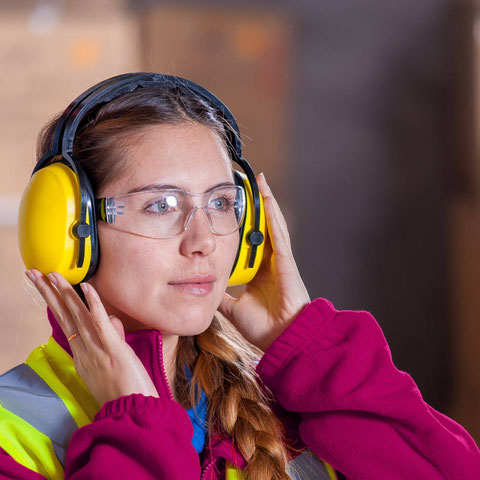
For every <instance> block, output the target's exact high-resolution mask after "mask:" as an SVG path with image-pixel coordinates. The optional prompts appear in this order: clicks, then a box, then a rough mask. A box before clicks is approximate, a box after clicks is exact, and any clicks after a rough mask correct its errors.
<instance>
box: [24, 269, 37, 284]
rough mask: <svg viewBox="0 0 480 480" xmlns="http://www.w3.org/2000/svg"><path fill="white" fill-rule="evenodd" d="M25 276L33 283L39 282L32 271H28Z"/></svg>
mask: <svg viewBox="0 0 480 480" xmlns="http://www.w3.org/2000/svg"><path fill="white" fill-rule="evenodd" d="M25 275H26V276H27V277H28V278H29V279H30V280H31V281H32V282H33V283H35V282H36V281H37V277H35V275H34V274H33V273H32V272H31V271H30V270H27V271H26V272H25Z"/></svg>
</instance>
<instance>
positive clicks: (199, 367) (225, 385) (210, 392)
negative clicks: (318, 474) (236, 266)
mask: <svg viewBox="0 0 480 480" xmlns="http://www.w3.org/2000/svg"><path fill="white" fill-rule="evenodd" d="M259 358H260V351H259V350H256V349H255V347H253V348H252V347H251V346H250V344H248V343H247V342H246V341H245V340H244V339H243V337H242V336H241V335H240V334H239V332H238V331H237V330H236V329H235V328H234V327H233V326H232V325H231V324H230V322H228V321H227V320H225V319H223V318H222V317H221V316H218V317H217V316H215V317H214V318H213V321H212V324H211V325H210V327H209V328H208V329H207V330H206V331H205V332H203V333H201V334H200V335H197V336H196V337H180V339H179V344H178V350H177V360H176V361H177V369H176V372H177V373H176V378H175V385H176V395H177V399H178V401H179V402H180V404H182V406H184V408H189V407H191V406H192V405H195V404H196V402H197V401H198V399H197V398H196V396H197V395H198V394H199V389H198V388H196V385H198V386H200V388H201V389H202V390H203V391H204V392H205V394H206V396H207V398H208V422H207V427H208V433H209V435H212V433H218V432H225V433H227V434H228V435H230V436H231V438H232V439H233V442H234V444H235V446H236V447H237V448H238V449H239V450H240V452H241V453H242V455H243V457H244V458H245V459H246V460H247V462H248V466H247V468H246V470H245V471H244V472H243V473H244V478H245V479H246V480H286V479H290V476H289V475H288V474H287V453H286V448H285V446H284V443H283V431H282V424H281V422H280V421H279V420H278V419H277V417H276V416H275V414H274V413H273V412H272V410H271V408H270V406H269V398H268V396H267V394H266V392H265V391H264V390H263V389H262V387H261V386H260V384H259V383H258V381H257V377H256V372H255V362H256V361H258V360H259ZM185 364H187V365H188V366H189V368H190V370H191V371H192V373H193V377H192V381H191V384H190V388H188V387H187V379H186V377H185V373H184V368H183V367H184V365H185Z"/></svg>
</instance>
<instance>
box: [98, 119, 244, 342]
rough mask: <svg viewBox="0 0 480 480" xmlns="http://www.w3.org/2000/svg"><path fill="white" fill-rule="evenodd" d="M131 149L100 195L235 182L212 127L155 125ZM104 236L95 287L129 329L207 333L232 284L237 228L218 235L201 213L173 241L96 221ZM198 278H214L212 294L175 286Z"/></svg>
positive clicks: (195, 188)
mask: <svg viewBox="0 0 480 480" xmlns="http://www.w3.org/2000/svg"><path fill="white" fill-rule="evenodd" d="M131 145H132V146H131V147H130V148H129V153H128V155H126V157H127V160H126V161H127V165H128V167H127V171H126V174H125V175H123V176H122V177H121V178H120V179H118V180H116V181H115V182H113V183H111V184H110V185H108V186H106V187H105V188H104V190H103V191H101V192H99V196H101V197H104V196H116V195H122V194H125V193H127V192H129V191H130V190H133V189H137V188H139V187H142V186H146V185H151V184H159V185H165V184H168V185H172V186H175V187H176V188H179V189H182V190H186V191H189V192H192V193H204V192H206V191H207V190H209V189H211V188H212V187H213V186H215V185H217V184H219V183H223V182H234V179H233V173H232V170H231V166H230V159H229V157H228V154H227V151H226V149H225V146H224V145H223V144H222V143H221V141H220V139H219V138H218V136H217V135H216V134H215V133H214V132H213V130H211V129H210V128H209V127H206V126H203V125H200V124H198V123H184V124H181V125H158V126H151V127H148V128H146V129H145V131H144V134H142V135H139V136H138V137H135V142H132V143H131ZM198 198H199V197H197V200H196V201H198ZM98 235H99V242H100V262H99V267H98V269H97V271H96V273H95V275H94V276H93V277H92V278H91V279H90V280H89V282H90V283H91V284H92V285H93V286H94V287H95V288H96V290H97V291H98V293H99V295H100V297H101V299H102V302H103V304H104V305H105V308H106V310H107V313H108V314H113V315H116V316H117V317H119V318H120V319H121V320H122V322H123V324H124V327H125V330H126V331H132V330H136V329H141V328H156V329H158V330H160V331H161V332H162V333H165V334H172V335H196V334H199V333H201V332H203V331H204V330H206V329H207V328H208V326H209V325H210V323H211V320H212V317H213V315H214V313H215V310H216V309H217V307H218V305H219V304H220V301H221V299H222V296H223V294H224V292H225V289H226V286H227V282H228V278H229V276H230V272H231V269H232V266H233V262H234V259H235V255H236V251H237V247H238V242H239V234H238V231H236V232H234V233H231V234H229V235H225V236H218V235H214V234H213V233H212V231H211V230H210V226H209V223H208V219H207V217H206V214H205V211H203V210H201V209H199V210H197V211H196V214H195V216H194V218H193V220H192V221H191V222H190V224H189V226H188V228H187V230H186V231H184V232H182V233H181V234H180V235H178V236H176V237H173V238H168V239H152V238H146V237H141V236H138V235H132V234H130V233H126V232H122V231H118V230H116V229H114V228H113V226H111V225H108V224H107V223H104V222H98ZM196 274H211V275H213V276H214V277H215V278H216V280H215V281H214V282H213V284H212V289H211V291H210V292H209V293H207V294H204V295H198V291H197V290H198V289H197V290H195V289H193V290H192V289H191V288H189V287H183V288H182V287H178V286H174V285H173V284H174V283H175V282H181V281H182V280H184V279H186V278H188V277H191V276H192V275H196Z"/></svg>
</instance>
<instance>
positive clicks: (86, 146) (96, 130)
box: [37, 87, 290, 480]
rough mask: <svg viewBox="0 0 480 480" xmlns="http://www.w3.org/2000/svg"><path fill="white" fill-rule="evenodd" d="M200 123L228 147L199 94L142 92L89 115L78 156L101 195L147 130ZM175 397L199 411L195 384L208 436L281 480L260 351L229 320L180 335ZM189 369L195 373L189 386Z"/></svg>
mask: <svg viewBox="0 0 480 480" xmlns="http://www.w3.org/2000/svg"><path fill="white" fill-rule="evenodd" d="M58 119H59V116H56V117H55V118H53V119H52V120H51V121H50V122H49V123H48V124H47V125H45V127H44V128H43V129H42V131H41V132H40V134H39V137H38V143H37V161H38V160H39V159H40V158H41V157H42V155H44V154H45V153H46V152H47V151H48V150H49V149H50V148H51V143H52V139H53V133H54V131H55V126H56V124H57V122H58ZM185 122H198V123H200V124H203V125H207V126H209V127H211V128H212V129H213V130H214V131H215V132H216V133H217V134H218V135H219V137H220V138H221V139H222V141H223V142H224V144H225V147H226V148H227V143H226V142H227V138H228V137H227V135H226V129H227V128H229V126H228V125H227V124H226V122H225V121H224V120H223V119H222V117H220V116H219V115H218V114H217V112H216V110H215V109H214V108H212V107H211V106H210V105H209V104H207V103H206V102H205V101H204V100H203V99H201V98H199V97H198V96H196V95H194V94H186V93H184V92H181V91H179V90H175V89H170V88H168V89H166V88H159V87H149V88H139V89H137V90H135V91H133V92H131V93H127V94H124V95H121V96H119V97H117V98H115V99H113V100H112V101H110V102H108V103H106V104H103V105H101V106H99V107H98V108H96V109H94V110H92V112H90V113H89V115H88V117H87V118H86V119H84V120H83V124H82V125H81V126H80V128H79V130H78V131H77V135H76V138H75V141H74V149H73V150H74V154H75V157H76V159H77V160H78V162H79V163H80V165H81V167H82V168H83V169H84V171H85V172H86V174H87V175H88V177H89V179H90V181H91V183H92V187H93V191H94V193H95V194H98V192H99V191H100V190H102V189H103V188H104V187H105V186H106V185H108V184H109V183H110V182H113V181H114V180H115V179H117V178H118V177H119V176H121V175H122V173H123V172H124V170H125V165H126V164H127V163H128V157H129V154H130V152H131V149H132V148H133V146H134V144H135V142H136V141H138V140H139V136H140V135H141V134H142V133H143V132H144V130H145V128H147V127H148V126H151V125H156V124H171V125H176V124H181V123H185ZM176 353H177V357H176V373H175V393H176V398H177V399H178V401H179V403H180V404H181V405H182V406H183V407H184V408H190V407H192V406H193V405H196V403H197V401H198V394H199V389H198V386H199V387H200V388H201V389H202V390H203V391H204V392H205V394H206V396H207V399H208V421H207V427H208V434H209V436H210V435H212V434H213V433H222V432H226V433H227V434H228V435H230V436H231V437H232V439H233V442H234V444H235V445H236V446H237V447H238V449H239V450H240V452H241V453H242V455H243V456H244V458H245V459H246V460H247V462H248V466H247V469H246V470H245V472H244V477H245V478H246V479H248V480H269V479H272V480H273V479H275V480H283V479H289V478H290V477H289V476H288V474H287V450H286V447H285V445H284V439H283V431H282V425H281V423H280V422H279V420H278V419H277V417H276V416H275V414H274V413H273V412H272V410H271V408H270V406H269V405H270V402H271V401H272V398H271V394H269V393H267V391H266V389H265V387H263V386H260V385H261V382H260V381H259V379H258V377H257V375H256V372H255V364H256V362H258V360H259V358H260V355H261V352H260V351H259V350H257V349H255V347H253V346H252V345H250V344H249V343H248V342H246V340H245V339H244V338H243V337H242V336H241V335H240V333H239V332H238V331H237V330H236V329H235V328H234V327H233V325H231V323H230V322H228V321H227V320H225V319H223V318H222V317H221V316H218V317H217V316H215V317H214V318H213V320H212V323H211V325H210V326H209V328H208V329H207V330H206V331H205V332H203V333H201V334H200V335H197V336H190V337H180V338H179V342H178V346H177V352H176ZM185 365H187V366H188V368H189V369H190V372H192V381H191V382H189V381H188V379H187V377H186V373H185Z"/></svg>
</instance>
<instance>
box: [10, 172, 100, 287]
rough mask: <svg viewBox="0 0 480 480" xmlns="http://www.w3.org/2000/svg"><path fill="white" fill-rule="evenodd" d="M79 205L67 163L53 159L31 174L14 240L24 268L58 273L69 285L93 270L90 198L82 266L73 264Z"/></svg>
mask: <svg viewBox="0 0 480 480" xmlns="http://www.w3.org/2000/svg"><path fill="white" fill-rule="evenodd" d="M80 204H81V202H80V186H79V181H78V177H77V175H76V173H75V172H73V170H72V169H71V168H70V167H68V166H67V165H64V164H63V163H61V162H56V163H53V164H51V165H48V166H47V167H44V168H42V169H40V170H38V171H37V172H35V173H34V175H32V177H31V178H30V181H29V182H28V184H27V187H26V188H25V191H24V193H23V195H22V199H21V201H20V208H19V213H18V242H19V246H20V253H21V255H22V258H23V261H24V263H25V266H26V267H27V268H28V269H30V268H36V269H38V270H40V271H41V272H43V273H45V274H48V273H50V272H53V271H55V272H59V273H60V274H62V275H63V276H64V277H65V279H66V280H67V281H68V282H69V283H71V284H72V285H75V284H78V283H80V282H81V281H83V280H84V279H86V278H87V277H88V274H89V272H90V271H92V270H94V269H95V266H96V265H95V263H96V259H97V258H98V252H97V251H96V247H97V238H96V228H95V221H93V222H91V221H90V220H91V219H92V215H94V214H93V213H92V209H91V201H88V202H87V223H89V224H91V225H92V226H91V231H90V232H89V235H88V236H87V237H86V238H85V239H84V241H85V257H84V262H83V265H82V267H81V268H78V267H77V260H78V252H79V242H80V241H79V239H78V237H77V236H76V235H75V229H76V226H77V224H78V221H79V218H80ZM93 220H94V218H93ZM92 250H93V255H92Z"/></svg>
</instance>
